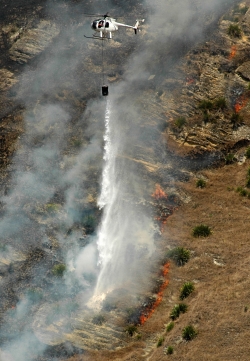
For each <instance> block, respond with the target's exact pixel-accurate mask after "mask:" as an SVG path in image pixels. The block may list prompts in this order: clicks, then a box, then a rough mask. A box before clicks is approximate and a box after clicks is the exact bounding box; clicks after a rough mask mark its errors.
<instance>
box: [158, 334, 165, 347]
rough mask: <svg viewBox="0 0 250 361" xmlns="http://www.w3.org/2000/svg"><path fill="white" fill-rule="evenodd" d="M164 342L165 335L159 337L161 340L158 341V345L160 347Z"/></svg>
mask: <svg viewBox="0 0 250 361" xmlns="http://www.w3.org/2000/svg"><path fill="white" fill-rule="evenodd" d="M163 342H164V337H163V336H161V337H160V338H159V340H158V342H157V345H156V346H157V347H160V346H162V344H163Z"/></svg>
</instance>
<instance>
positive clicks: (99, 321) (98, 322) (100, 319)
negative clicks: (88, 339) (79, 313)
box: [92, 315, 105, 325]
mask: <svg viewBox="0 0 250 361" xmlns="http://www.w3.org/2000/svg"><path fill="white" fill-rule="evenodd" d="M104 322H105V317H104V316H103V315H96V316H94V317H93V319H92V323H94V324H95V325H102V324H103V323H104Z"/></svg>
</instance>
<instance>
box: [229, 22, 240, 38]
mask: <svg viewBox="0 0 250 361" xmlns="http://www.w3.org/2000/svg"><path fill="white" fill-rule="evenodd" d="M227 33H228V35H230V36H232V37H234V38H240V37H241V28H240V27H239V25H238V24H230V25H229V27H228V30H227Z"/></svg>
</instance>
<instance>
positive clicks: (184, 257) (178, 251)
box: [167, 247, 190, 266]
mask: <svg viewBox="0 0 250 361" xmlns="http://www.w3.org/2000/svg"><path fill="white" fill-rule="evenodd" d="M167 258H170V259H172V260H173V261H174V262H175V263H176V264H177V266H183V265H184V264H185V263H187V262H188V261H189V258H190V251H189V250H188V249H185V248H183V247H176V248H173V249H171V250H170V251H168V252H167Z"/></svg>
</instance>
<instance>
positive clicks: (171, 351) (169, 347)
mask: <svg viewBox="0 0 250 361" xmlns="http://www.w3.org/2000/svg"><path fill="white" fill-rule="evenodd" d="M173 352H174V348H173V346H168V348H167V355H172V354H173Z"/></svg>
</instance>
